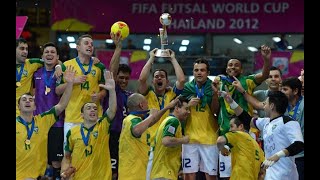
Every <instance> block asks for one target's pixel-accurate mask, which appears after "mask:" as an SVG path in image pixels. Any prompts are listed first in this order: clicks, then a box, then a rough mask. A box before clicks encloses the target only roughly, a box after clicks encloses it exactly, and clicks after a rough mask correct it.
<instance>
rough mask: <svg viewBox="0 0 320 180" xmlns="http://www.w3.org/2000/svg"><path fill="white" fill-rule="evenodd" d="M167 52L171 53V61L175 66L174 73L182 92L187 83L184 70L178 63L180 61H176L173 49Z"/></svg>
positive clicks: (178, 87)
mask: <svg viewBox="0 0 320 180" xmlns="http://www.w3.org/2000/svg"><path fill="white" fill-rule="evenodd" d="M166 50H167V51H169V52H170V61H171V63H172V65H173V68H174V72H175V73H176V76H177V81H176V87H177V89H179V90H182V89H183V87H184V83H185V81H186V78H185V76H184V73H183V70H182V68H181V66H180V64H179V63H178V60H177V59H176V55H175V52H174V51H172V50H171V49H166Z"/></svg>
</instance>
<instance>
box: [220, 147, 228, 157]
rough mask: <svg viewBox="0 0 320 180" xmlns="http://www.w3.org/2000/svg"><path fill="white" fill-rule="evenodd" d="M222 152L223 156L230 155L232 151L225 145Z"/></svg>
mask: <svg viewBox="0 0 320 180" xmlns="http://www.w3.org/2000/svg"><path fill="white" fill-rule="evenodd" d="M220 152H221V154H222V155H223V156H229V154H230V151H229V150H228V149H227V148H225V147H223V148H222V149H221V151H220Z"/></svg>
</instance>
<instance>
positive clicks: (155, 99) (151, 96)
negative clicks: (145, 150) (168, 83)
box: [145, 87, 181, 143]
mask: <svg viewBox="0 0 320 180" xmlns="http://www.w3.org/2000/svg"><path fill="white" fill-rule="evenodd" d="M180 91H181V90H178V89H176V87H173V88H170V89H168V90H167V91H166V92H165V94H164V96H157V95H156V93H155V92H154V90H153V88H152V87H149V90H148V92H147V94H146V95H145V97H146V99H147V101H148V106H149V109H157V110H160V109H162V108H163V107H165V106H166V105H168V104H169V103H170V101H171V100H173V99H174V98H175V97H176V96H177V95H179V94H180V93H181V92H180ZM169 113H170V111H169V110H168V111H166V112H165V113H164V114H163V115H162V116H161V118H160V120H159V121H158V122H157V123H155V124H154V125H153V126H151V127H150V128H148V130H147V131H148V133H149V134H150V136H151V143H153V142H154V138H155V136H156V132H157V129H158V127H159V126H160V124H161V122H162V121H163V120H164V119H165V118H166V117H167V116H168V115H169Z"/></svg>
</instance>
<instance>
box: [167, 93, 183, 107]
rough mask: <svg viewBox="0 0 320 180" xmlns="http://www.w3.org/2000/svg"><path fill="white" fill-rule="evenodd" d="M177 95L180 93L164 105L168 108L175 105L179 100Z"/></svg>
mask: <svg viewBox="0 0 320 180" xmlns="http://www.w3.org/2000/svg"><path fill="white" fill-rule="evenodd" d="M179 97H180V95H179V96H177V97H176V98H175V99H174V100H172V101H171V102H170V103H169V104H168V105H167V106H166V107H167V108H168V109H171V108H173V107H175V106H176V105H177V104H178V102H179Z"/></svg>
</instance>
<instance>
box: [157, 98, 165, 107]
mask: <svg viewBox="0 0 320 180" xmlns="http://www.w3.org/2000/svg"><path fill="white" fill-rule="evenodd" d="M165 98H166V95H164V96H163V97H162V102H161V104H160V101H159V97H158V96H157V99H158V103H159V107H160V110H161V109H163V107H164V99H165Z"/></svg>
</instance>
